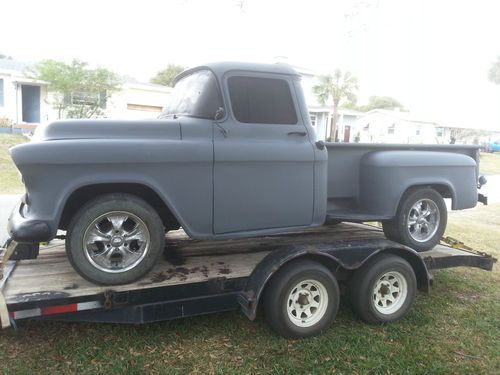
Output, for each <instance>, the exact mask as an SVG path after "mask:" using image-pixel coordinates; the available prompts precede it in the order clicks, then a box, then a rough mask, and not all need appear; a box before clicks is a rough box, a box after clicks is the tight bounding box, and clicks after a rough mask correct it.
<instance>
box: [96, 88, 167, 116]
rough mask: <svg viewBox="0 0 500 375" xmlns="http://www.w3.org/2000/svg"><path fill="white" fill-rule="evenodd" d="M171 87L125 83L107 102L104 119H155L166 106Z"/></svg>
mask: <svg viewBox="0 0 500 375" xmlns="http://www.w3.org/2000/svg"><path fill="white" fill-rule="evenodd" d="M171 92H172V88H171V87H167V86H163V85H157V84H154V83H143V82H132V81H129V82H126V83H125V84H123V85H122V89H121V91H118V92H116V93H114V94H113V95H112V96H111V97H110V98H109V99H108V101H107V105H106V111H105V113H106V117H109V118H128V119H143V118H156V117H158V115H159V114H160V113H161V111H162V110H163V107H164V106H165V104H167V101H168V97H169V96H170V93H171Z"/></svg>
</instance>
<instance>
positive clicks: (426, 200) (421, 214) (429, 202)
mask: <svg viewBox="0 0 500 375" xmlns="http://www.w3.org/2000/svg"><path fill="white" fill-rule="evenodd" d="M426 215H427V216H426ZM447 220H448V213H447V210H446V204H445V203H444V199H443V197H442V196H441V194H439V193H438V192H437V191H436V190H434V189H432V188H412V189H409V190H408V191H406V192H405V193H404V194H403V197H402V198H401V201H400V203H399V207H398V210H397V212H396V216H395V217H394V219H393V220H390V221H385V222H383V223H382V227H383V229H384V234H385V236H386V237H387V238H388V239H390V240H393V241H396V242H399V243H401V244H403V245H406V246H409V247H411V248H412V249H414V250H416V251H427V250H430V249H432V248H433V247H434V246H436V245H437V244H438V243H439V240H440V239H441V237H442V236H443V234H444V231H445V229H446V224H447Z"/></svg>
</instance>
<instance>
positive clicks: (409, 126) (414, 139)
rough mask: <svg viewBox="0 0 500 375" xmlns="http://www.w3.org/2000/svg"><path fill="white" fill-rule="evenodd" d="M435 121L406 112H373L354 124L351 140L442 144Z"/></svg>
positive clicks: (364, 115)
mask: <svg viewBox="0 0 500 375" xmlns="http://www.w3.org/2000/svg"><path fill="white" fill-rule="evenodd" d="M439 129H441V128H440V127H439V126H438V124H436V123H435V122H432V121H429V120H426V119H422V118H420V117H417V116H414V115H413V114H411V113H410V112H403V111H397V110H386V109H373V110H371V111H369V112H366V113H365V114H363V115H362V116H360V117H359V118H358V119H357V120H356V121H355V123H354V126H353V128H352V129H351V133H353V139H355V140H356V141H358V142H362V143H416V144H418V143H430V144H432V143H444V142H443V138H444V136H445V135H444V132H439V131H438V130H439Z"/></svg>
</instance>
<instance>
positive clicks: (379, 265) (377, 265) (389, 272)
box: [349, 254, 417, 324]
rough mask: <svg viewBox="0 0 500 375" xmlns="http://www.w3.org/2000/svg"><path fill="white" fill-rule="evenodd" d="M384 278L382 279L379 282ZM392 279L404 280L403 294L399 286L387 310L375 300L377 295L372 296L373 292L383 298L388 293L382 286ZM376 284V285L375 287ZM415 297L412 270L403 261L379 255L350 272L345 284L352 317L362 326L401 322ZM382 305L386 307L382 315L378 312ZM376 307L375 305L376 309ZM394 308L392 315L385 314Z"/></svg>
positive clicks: (394, 256)
mask: <svg viewBox="0 0 500 375" xmlns="http://www.w3.org/2000/svg"><path fill="white" fill-rule="evenodd" d="M384 275H386V277H385V279H384V280H382V281H381V278H382V277H383V276H384ZM395 275H397V278H400V277H402V278H404V281H405V283H406V287H405V288H406V293H404V292H403V290H402V289H401V288H404V285H399V288H400V292H397V291H395V292H394V293H395V294H393V295H392V298H393V299H395V302H394V305H392V306H391V305H390V304H389V302H384V300H383V299H380V298H379V299H376V298H378V296H379V294H377V296H375V293H374V292H375V291H376V290H377V291H379V293H381V294H380V296H382V295H384V293H385V295H387V294H388V292H389V290H388V289H387V287H386V285H389V283H391V282H393V281H394V280H396V281H397V280H398V279H396V278H395ZM391 277H392V279H391ZM379 282H380V284H378V283H379ZM377 285H379V286H380V288H378V287H377ZM398 293H401V294H398ZM416 293H417V280H416V277H415V272H414V271H413V268H412V267H411V266H410V264H409V263H408V262H407V261H406V260H404V259H403V258H401V257H399V256H396V255H392V254H383V255H379V256H376V257H375V258H373V259H370V260H368V262H367V263H366V264H364V265H363V266H362V267H361V268H359V269H358V270H356V271H355V272H354V275H353V276H352V278H351V280H350V282H349V299H350V301H351V306H352V309H353V310H354V313H355V314H356V315H358V316H359V317H360V318H361V319H362V320H364V321H365V322H367V323H372V324H380V323H389V322H394V321H396V320H399V319H401V318H402V317H403V316H404V315H405V314H406V313H407V312H408V310H409V309H410V307H411V305H412V304H413V301H414V300H415V296H416ZM398 298H399V299H398ZM384 303H385V304H387V309H386V311H385V312H381V310H384V308H385V307H384V306H383V305H384ZM377 304H379V308H378V309H377V306H376V305H377ZM380 304H382V305H380ZM396 307H397V309H395V310H394V311H390V310H389V309H390V308H396Z"/></svg>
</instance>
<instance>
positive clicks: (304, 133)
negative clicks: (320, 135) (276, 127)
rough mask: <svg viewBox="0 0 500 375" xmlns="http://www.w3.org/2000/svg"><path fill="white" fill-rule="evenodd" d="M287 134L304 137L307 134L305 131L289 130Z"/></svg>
mask: <svg viewBox="0 0 500 375" xmlns="http://www.w3.org/2000/svg"><path fill="white" fill-rule="evenodd" d="M288 135H300V136H301V137H305V136H306V135H307V133H306V132H290V133H288Z"/></svg>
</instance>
